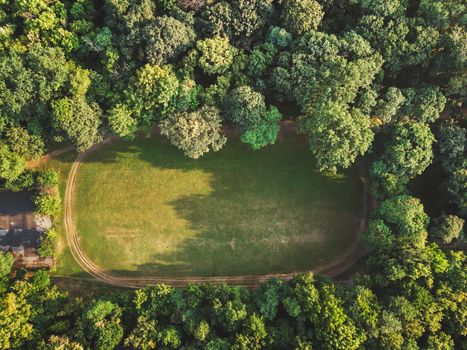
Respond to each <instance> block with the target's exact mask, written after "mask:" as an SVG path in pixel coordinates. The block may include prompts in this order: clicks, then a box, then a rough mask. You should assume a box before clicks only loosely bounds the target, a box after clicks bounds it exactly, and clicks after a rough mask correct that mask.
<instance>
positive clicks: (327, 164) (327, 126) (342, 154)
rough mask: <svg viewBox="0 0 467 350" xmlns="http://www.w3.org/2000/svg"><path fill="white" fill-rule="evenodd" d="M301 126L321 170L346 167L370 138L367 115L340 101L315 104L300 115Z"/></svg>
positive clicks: (363, 150) (371, 137)
mask: <svg viewBox="0 0 467 350" xmlns="http://www.w3.org/2000/svg"><path fill="white" fill-rule="evenodd" d="M301 130H302V132H304V133H307V134H308V136H309V142H310V149H311V152H312V153H313V155H314V156H315V158H316V161H317V164H318V167H319V169H320V171H331V172H336V171H337V169H341V168H348V167H349V166H351V165H352V164H353V162H354V161H355V159H356V158H357V156H358V155H363V154H365V152H366V151H367V149H368V147H369V146H370V144H371V142H372V140H373V132H372V131H371V129H370V119H369V118H368V117H367V116H365V115H363V113H361V112H360V111H359V110H358V109H354V110H351V111H350V112H349V111H347V110H346V109H345V107H343V106H342V105H340V104H339V103H327V104H321V105H315V106H314V109H313V110H312V111H311V113H310V115H309V116H306V117H305V118H302V128H301Z"/></svg>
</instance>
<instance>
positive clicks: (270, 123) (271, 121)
mask: <svg viewBox="0 0 467 350" xmlns="http://www.w3.org/2000/svg"><path fill="white" fill-rule="evenodd" d="M281 119H282V114H281V113H280V112H279V110H278V109H277V108H276V107H274V106H271V107H270V108H269V109H268V110H267V111H266V114H265V116H264V118H263V120H262V121H261V123H258V124H257V125H255V126H251V127H249V128H248V129H246V130H245V132H244V133H243V134H242V135H241V136H240V140H242V142H244V143H248V144H250V145H251V148H253V149H256V150H257V149H260V148H263V147H265V146H267V145H273V144H274V143H275V142H276V139H277V135H278V134H279V131H280V126H279V124H278V123H279V122H280V120H281Z"/></svg>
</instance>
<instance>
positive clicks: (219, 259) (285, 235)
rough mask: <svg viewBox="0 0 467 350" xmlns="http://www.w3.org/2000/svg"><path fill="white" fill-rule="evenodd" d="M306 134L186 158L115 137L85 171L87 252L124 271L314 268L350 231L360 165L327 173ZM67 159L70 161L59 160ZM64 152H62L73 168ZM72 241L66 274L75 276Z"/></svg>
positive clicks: (79, 215) (233, 143) (77, 205)
mask: <svg viewBox="0 0 467 350" xmlns="http://www.w3.org/2000/svg"><path fill="white" fill-rule="evenodd" d="M307 147H308V146H307V144H306V142H304V140H303V139H301V138H297V137H296V136H295V137H292V136H288V137H285V138H284V139H282V140H279V141H278V142H277V143H276V144H275V145H273V146H269V147H266V148H264V149H262V150H259V151H253V150H251V149H250V148H249V147H248V146H247V145H245V144H242V143H241V142H240V141H237V140H229V141H228V143H227V145H226V146H225V147H224V149H222V150H221V151H220V152H217V153H209V154H206V155H205V156H204V157H202V158H201V159H198V160H192V159H189V158H186V157H185V156H184V155H183V154H182V152H181V151H179V150H178V149H176V148H175V147H173V146H171V145H170V144H169V143H168V142H167V141H166V140H165V139H162V138H161V137H155V138H152V139H147V138H138V139H136V140H135V141H132V142H131V143H128V142H125V141H116V142H114V143H112V144H111V145H108V146H105V147H104V148H102V149H99V150H97V151H95V152H94V153H92V154H90V155H89V157H87V158H86V160H85V161H84V163H83V164H82V166H81V168H80V170H79V173H78V182H77V191H76V194H75V201H74V216H75V223H76V226H77V229H78V232H79V235H80V237H81V240H80V242H81V246H82V248H83V250H84V251H85V252H86V254H87V255H88V256H89V257H90V258H91V259H93V260H94V261H95V262H96V263H97V264H98V265H99V266H101V267H102V268H103V269H105V270H107V271H109V272H112V273H115V274H120V275H133V276H135V275H145V276H149V275H151V276H155V275H157V276H219V275H246V274H269V273H287V272H294V271H303V270H309V269H313V268H315V267H318V266H320V265H322V264H326V263H328V262H330V261H332V260H333V259H335V258H336V257H338V256H339V254H342V253H343V252H344V251H345V249H346V247H347V246H348V245H350V243H351V241H352V240H353V239H355V230H356V225H357V219H358V215H359V213H360V190H361V189H360V184H359V182H358V179H357V178H356V174H355V171H354V170H349V171H348V172H346V173H344V174H340V175H328V176H326V175H321V174H319V173H317V172H316V171H315V167H314V164H313V159H312V156H311V153H310V151H309V150H308V148H307ZM61 161H65V162H64V164H60V162H61ZM68 161H69V159H65V160H64V159H58V160H55V161H54V162H55V168H57V167H58V169H62V170H63V173H66V168H67V166H68V169H69V165H66V164H69V162H68ZM70 259H71V257H70V255H69V254H68V253H67V250H66V248H65V249H63V250H62V259H61V260H62V261H61V263H59V266H58V273H60V274H65V275H67V274H76V273H77V272H78V270H79V268H78V270H77V269H76V266H74V263H73V261H70Z"/></svg>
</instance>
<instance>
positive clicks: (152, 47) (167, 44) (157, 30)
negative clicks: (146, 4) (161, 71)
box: [143, 16, 195, 65]
mask: <svg viewBox="0 0 467 350" xmlns="http://www.w3.org/2000/svg"><path fill="white" fill-rule="evenodd" d="M143 37H144V39H145V41H146V47H145V56H146V59H147V61H148V62H149V63H150V64H153V65H154V64H157V65H161V64H164V63H167V62H168V61H171V60H175V59H177V58H178V57H179V56H180V55H181V54H182V53H184V52H185V51H187V50H188V49H189V48H190V47H191V46H192V44H193V41H194V39H195V33H194V31H193V29H192V28H191V27H190V26H188V25H187V24H185V23H183V22H180V21H179V20H178V19H175V18H173V17H169V16H161V17H157V18H156V19H155V20H153V21H151V22H149V23H148V24H147V25H146V26H145V27H144V30H143Z"/></svg>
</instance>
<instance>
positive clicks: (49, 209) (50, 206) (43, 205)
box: [34, 191, 62, 216]
mask: <svg viewBox="0 0 467 350" xmlns="http://www.w3.org/2000/svg"><path fill="white" fill-rule="evenodd" d="M34 204H35V205H36V213H37V214H40V215H50V216H54V215H57V214H58V212H59V211H60V210H61V208H62V201H61V198H60V195H59V193H58V191H50V192H40V193H39V194H38V195H37V196H36V197H35V198H34Z"/></svg>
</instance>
